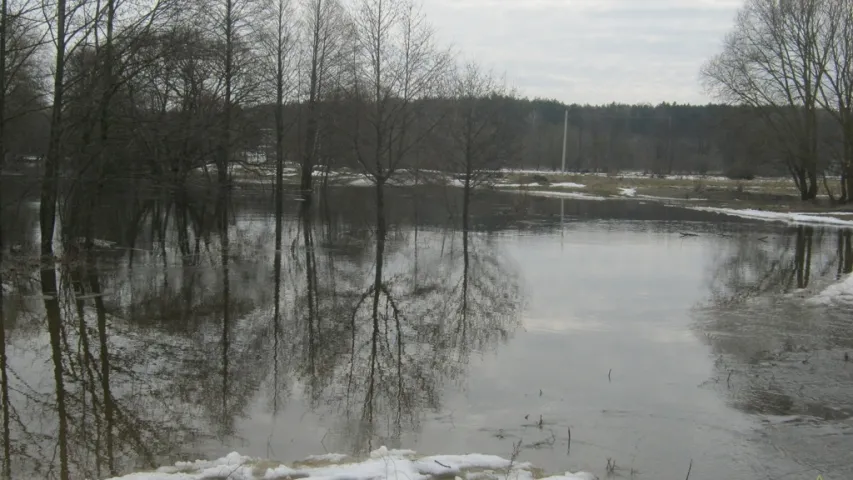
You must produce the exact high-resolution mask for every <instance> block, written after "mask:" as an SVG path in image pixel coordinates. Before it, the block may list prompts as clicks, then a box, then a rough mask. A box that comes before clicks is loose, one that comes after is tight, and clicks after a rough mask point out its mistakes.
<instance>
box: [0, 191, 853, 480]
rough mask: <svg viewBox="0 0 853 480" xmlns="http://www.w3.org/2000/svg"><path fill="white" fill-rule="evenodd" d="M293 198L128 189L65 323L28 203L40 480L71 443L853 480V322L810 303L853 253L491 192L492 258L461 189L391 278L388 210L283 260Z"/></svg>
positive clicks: (837, 241) (402, 209)
mask: <svg viewBox="0 0 853 480" xmlns="http://www.w3.org/2000/svg"><path fill="white" fill-rule="evenodd" d="M268 193H269V192H266V191H264V190H263V189H261V188H259V187H254V188H252V189H238V190H237V191H235V192H234V195H232V197H231V198H229V199H228V201H227V202H225V203H223V202H221V201H215V200H214V199H211V198H210V197H208V196H206V195H205V194H204V192H186V191H182V192H177V193H176V192H160V191H148V192H133V193H128V192H123V191H122V189H121V188H116V192H115V193H114V196H115V198H114V199H113V201H111V202H110V204H109V205H105V206H104V208H103V209H102V210H101V211H99V212H97V215H96V218H97V221H96V225H95V232H94V237H96V238H98V239H99V240H101V241H99V242H97V244H96V246H95V247H94V249H92V250H91V251H89V252H87V251H86V250H85V249H81V248H80V247H79V246H75V244H74V242H72V241H70V240H62V239H59V240H58V242H59V244H60V248H58V251H60V252H61V253H60V254H59V261H58V262H57V264H56V266H55V267H56V268H55V272H56V276H57V285H58V292H57V295H56V296H50V295H48V296H45V292H44V290H43V288H42V276H41V275H40V273H39V266H38V261H37V258H36V253H37V251H36V250H37V246H38V205H37V204H36V203H33V202H32V201H29V200H28V199H29V198H30V194H29V193H28V192H27V191H20V192H14V194H13V193H8V192H4V209H3V217H2V221H3V227H4V230H5V232H4V234H5V237H6V238H5V242H6V244H7V245H10V246H11V247H12V250H13V251H14V254H13V255H12V258H11V259H7V261H6V263H5V264H4V266H3V281H4V284H5V285H6V289H7V293H6V294H5V296H4V300H5V302H4V304H5V315H6V327H7V334H8V339H7V354H8V356H9V372H10V382H11V388H10V392H9V393H10V402H9V406H10V411H11V412H12V420H13V421H12V422H11V428H10V439H9V445H10V446H11V452H12V457H11V458H12V460H13V463H12V464H13V469H14V471H15V472H16V474H17V475H19V476H20V477H21V478H27V477H28V476H32V475H36V476H37V477H39V478H41V477H44V478H60V468H59V464H60V461H61V458H59V457H61V455H60V454H59V453H57V452H59V451H60V450H59V448H58V446H59V445H60V444H64V445H65V447H66V449H65V457H66V460H67V463H68V465H69V468H70V470H71V471H72V472H73V475H72V478H83V477H84V476H86V475H88V476H91V477H100V478H104V477H108V476H110V473H111V472H112V473H116V474H117V473H124V472H128V471H132V470H134V469H140V468H150V467H151V466H154V465H159V464H162V463H166V462H172V461H175V460H178V459H187V458H199V457H204V458H210V457H216V456H221V455H224V454H227V453H229V452H231V451H234V450H237V451H240V452H241V453H243V454H247V455H252V456H258V457H269V458H275V459H279V460H285V461H292V460H299V459H301V458H303V457H305V456H307V455H310V454H316V453H322V452H324V451H334V452H342V453H347V454H353V455H363V454H365V453H366V452H368V451H370V450H371V449H374V448H377V447H379V446H381V445H387V446H389V447H405V448H411V449H415V450H418V451H419V452H422V453H456V452H482V453H494V454H499V455H503V456H509V455H510V453H511V452H512V450H513V444H514V443H516V442H519V441H520V442H521V445H522V451H521V458H522V459H524V460H528V461H532V462H534V463H535V464H537V465H538V466H541V467H543V468H544V469H546V470H547V471H551V472H559V471H566V470H572V471H574V470H588V471H593V472H595V473H597V474H599V475H600V476H602V477H603V476H605V475H606V473H607V472H605V465H606V464H607V461H608V459H610V460H611V461H615V462H616V464H617V465H618V468H617V471H616V473H618V474H621V475H623V476H626V477H630V476H631V475H632V474H633V475H634V476H635V478H683V477H684V476H685V474H686V473H687V469H688V465H689V464H690V462H691V460H692V463H693V467H692V471H691V475H690V478H691V479H716V478H773V479H778V478H815V477H816V476H817V475H818V474H823V475H824V478H826V479H827V480H829V479H833V478H849V476H850V475H851V474H853V467H851V462H850V461H849V452H850V451H851V450H853V428H851V427H853V421H851V420H850V418H851V416H852V415H853V401H851V398H853V397H851V393H853V362H845V361H844V359H843V356H844V352H846V351H849V352H850V353H851V354H853V316H851V314H850V313H849V308H845V307H843V306H829V307H821V306H811V305H809V304H807V302H805V299H806V298H808V297H809V296H810V295H813V294H814V293H815V292H817V291H819V290H820V289H821V288H823V287H825V286H826V285H828V284H830V283H831V282H833V281H835V279H837V278H838V277H839V276H840V275H844V274H846V273H849V272H850V271H851V270H853V254H851V238H850V234H849V232H844V231H839V230H833V229H827V230H822V229H817V228H811V227H788V226H781V225H775V224H768V223H758V222H750V221H746V220H739V219H734V218H726V217H721V216H718V215H714V214H707V213H702V212H694V211H690V210H686V209H681V208H677V207H670V206H664V205H660V204H655V203H643V202H638V201H603V202H588V201H572V200H559V199H549V198H535V197H527V196H523V195H519V194H513V193H492V192H483V193H480V194H478V195H476V196H475V198H474V200H473V204H472V207H471V208H472V214H471V221H470V228H469V229H468V230H467V231H466V229H464V228H463V222H462V220H461V212H462V208H461V206H462V205H461V201H462V200H461V195H460V192H459V191H458V190H456V189H392V190H391V191H390V192H389V199H388V205H387V216H386V220H387V223H388V229H387V232H386V235H384V238H385V241H384V242H383V243H382V248H381V253H382V255H381V257H379V258H377V243H378V241H377V240H378V238H380V235H379V232H377V219H376V212H375V208H374V207H373V205H374V203H373V191H372V189H360V188H337V189H332V190H331V191H330V192H329V194H328V196H325V197H322V198H321V199H320V201H318V202H316V204H315V205H313V206H312V207H311V208H310V209H306V208H304V206H303V205H302V204H301V203H300V202H296V201H295V200H288V201H287V202H286V204H285V206H284V208H283V214H282V215H281V217H280V228H281V235H280V237H281V240H280V245H277V241H276V239H277V235H276V225H277V222H276V220H277V219H276V214H275V208H274V205H273V203H272V201H271V197H270V195H269V194H268ZM223 219H224V221H223ZM684 233H689V234H691V235H697V236H684V235H683V234H684ZM380 260H381V261H380ZM380 264H381V266H382V274H381V278H380V281H379V282H378V283H377V277H376V269H377V266H378V265H380ZM377 285H378V288H377ZM51 305H55V306H57V307H58V308H57V309H55V311H51V308H50V306H51ZM374 307H375V308H374ZM52 328H53V329H54V330H51V329H52ZM51 331H53V332H55V333H57V335H58V337H56V339H58V341H54V342H51V336H50V333H51ZM52 346H54V347H56V348H52ZM57 365H59V366H60V367H61V368H60V371H61V375H60V379H61V381H62V386H61V388H60V389H57V388H56V381H55V379H56V378H57V376H56V372H57V369H56V367H57ZM60 397H61V402H60ZM60 403H61V404H62V410H64V415H60V408H59V404H60ZM60 418H64V419H65V424H66V427H65V432H64V433H62V432H60V428H59V424H60V423H61V422H60Z"/></svg>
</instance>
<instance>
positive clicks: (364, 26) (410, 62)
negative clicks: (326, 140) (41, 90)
mask: <svg viewBox="0 0 853 480" xmlns="http://www.w3.org/2000/svg"><path fill="white" fill-rule="evenodd" d="M354 17H355V29H356V32H355V34H356V44H355V46H354V49H353V56H352V73H353V75H352V77H353V78H352V82H353V98H352V100H351V102H350V103H351V109H352V111H351V114H352V124H351V125H348V127H349V128H348V130H349V135H350V139H351V141H352V145H353V150H354V152H355V158H356V160H357V162H358V164H359V165H361V167H362V169H363V170H364V173H365V174H366V175H367V176H368V178H370V179H371V180H372V181H373V183H374V184H375V185H376V188H377V205H378V206H379V210H382V209H383V208H384V200H383V188H384V186H385V184H386V182H387V181H388V180H389V179H390V178H391V176H392V175H393V174H394V172H396V171H397V170H398V169H399V168H400V167H401V165H402V164H403V162H404V161H405V160H406V159H407V156H408V155H409V154H410V153H411V152H412V150H413V149H414V148H415V147H416V146H418V145H419V144H420V143H421V142H422V141H423V139H424V138H425V137H426V136H427V135H428V134H429V133H430V132H432V130H433V129H434V128H435V127H436V125H437V124H438V120H439V117H437V116H435V115H428V114H433V113H434V112H432V111H430V110H429V109H428V104H427V102H426V101H425V100H426V99H429V98H431V97H434V96H437V95H438V94H439V93H441V92H442V89H443V88H444V81H445V78H446V73H447V70H448V67H449V58H450V56H449V54H448V53H447V52H443V51H441V50H439V49H438V47H437V46H436V44H435V41H434V37H433V31H432V28H431V27H430V26H429V24H427V22H426V19H425V18H424V17H423V15H422V13H421V11H420V10H419V9H418V8H417V7H416V6H415V5H414V4H412V3H410V2H408V1H406V0H362V2H361V3H360V4H359V7H358V10H357V12H356V13H355V15H354ZM380 230H383V229H381V228H380Z"/></svg>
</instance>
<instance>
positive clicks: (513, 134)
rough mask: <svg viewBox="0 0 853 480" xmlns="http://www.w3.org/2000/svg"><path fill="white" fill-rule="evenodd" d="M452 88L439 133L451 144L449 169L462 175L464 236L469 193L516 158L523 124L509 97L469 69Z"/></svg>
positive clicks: (472, 67) (484, 75) (497, 84)
mask: <svg viewBox="0 0 853 480" xmlns="http://www.w3.org/2000/svg"><path fill="white" fill-rule="evenodd" d="M451 88H452V90H451V95H452V96H451V101H452V102H453V103H452V106H451V113H450V115H449V116H448V118H446V119H445V121H444V122H442V126H443V128H442V130H443V133H446V134H447V136H448V138H449V139H450V142H449V143H450V151H449V152H448V155H447V159H448V162H449V168H450V170H451V171H453V172H459V173H461V174H462V181H463V184H464V187H465V189H464V200H463V209H462V221H463V227H464V230H465V231H467V230H468V207H469V204H470V199H471V191H472V189H473V188H475V187H477V186H480V185H481V184H482V183H484V182H486V181H488V180H489V178H490V175H491V174H492V173H493V172H495V171H496V170H497V169H499V168H500V167H502V166H504V165H505V164H506V163H507V161H508V160H509V159H510V158H513V157H515V156H516V155H518V154H519V150H520V138H519V133H520V131H521V130H522V125H521V123H522V122H523V120H522V119H521V115H519V114H516V113H515V112H514V111H513V108H512V104H513V103H514V100H515V97H514V92H512V91H511V90H509V89H508V88H507V87H506V86H505V85H504V84H503V83H502V82H501V81H500V79H498V78H495V77H494V76H493V75H492V74H491V73H489V72H484V71H482V70H481V69H480V67H479V66H477V65H476V64H474V63H469V64H466V65H464V66H463V67H461V68H460V69H459V70H458V71H457V72H455V74H454V76H453V79H452V83H451Z"/></svg>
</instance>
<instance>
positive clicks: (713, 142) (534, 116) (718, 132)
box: [7, 98, 840, 178]
mask: <svg viewBox="0 0 853 480" xmlns="http://www.w3.org/2000/svg"><path fill="white" fill-rule="evenodd" d="M451 101H452V99H436V100H429V101H427V102H429V103H431V104H432V105H431V106H430V107H429V108H430V109H440V108H442V105H443V104H446V103H449V102H451ZM495 101H496V102H498V101H497V100H495ZM500 103H501V105H500V107H502V108H504V109H505V112H502V113H500V114H502V115H512V116H515V117H516V121H515V122H514V130H515V131H514V132H513V134H514V135H515V136H517V141H518V147H517V148H515V149H514V151H513V155H512V156H510V157H508V158H506V159H505V161H503V162H502V163H501V166H503V167H506V168H517V169H550V170H560V169H561V168H562V149H563V130H564V119H565V112H566V111H568V130H567V133H568V134H567V138H566V147H567V148H566V150H567V151H566V169H567V170H570V171H576V172H600V173H617V172H619V171H642V172H647V173H649V174H673V173H691V174H706V173H722V174H724V175H727V176H729V177H731V178H751V177H754V176H770V175H773V176H776V175H783V176H784V175H787V174H788V172H787V170H786V168H785V163H784V162H783V161H781V157H780V155H781V154H780V151H779V150H778V149H777V148H774V145H773V141H772V137H771V136H770V135H769V134H768V133H767V132H766V131H764V130H765V128H764V127H763V125H762V122H761V118H760V115H759V114H758V113H756V112H754V111H753V110H752V109H751V108H750V107H738V106H728V105H679V104H667V103H663V104H660V105H654V106H653V105H626V104H610V105H604V106H595V105H576V104H574V105H565V104H563V103H561V102H559V101H556V100H545V99H526V98H510V99H507V98H503V99H501V101H500ZM335 106H336V105H335V103H334V102H324V103H323V105H322V106H321V109H323V110H324V111H325V112H326V116H327V117H328V118H329V119H330V123H331V124H332V125H334V123H335V122H334V115H335V112H334V110H335ZM304 109H305V105H301V104H291V105H288V106H286V107H285V112H286V113H285V116H286V117H287V119H288V122H289V123H290V124H291V125H292V126H291V128H289V129H288V132H287V135H286V136H285V142H286V143H285V145H287V146H288V147H290V148H288V152H289V155H287V157H288V159H289V160H291V161H296V162H298V161H299V157H298V155H297V152H298V150H299V147H300V143H301V141H302V135H303V134H302V132H303V131H304ZM48 113H49V112H48V110H44V111H42V112H38V113H33V114H29V115H27V116H24V117H21V118H20V120H18V121H12V122H9V123H10V127H12V128H15V127H18V128H17V129H16V130H17V131H18V132H21V133H20V134H14V135H10V140H11V141H10V142H8V143H7V146H8V149H9V153H10V154H11V156H12V157H13V158H26V157H39V156H43V155H45V154H46V149H47V138H48V136H49V130H50V126H49V117H48ZM274 113H275V106H274V105H257V106H253V107H249V108H247V109H246V110H245V111H242V110H241V111H240V118H241V134H240V136H239V143H240V144H241V145H240V149H241V152H243V155H238V156H240V157H242V160H243V161H247V162H250V163H256V162H259V161H260V162H263V161H267V162H268V163H269V164H272V163H273V162H274V158H275V155H274V148H275V144H274V138H273V131H274V127H275V123H274V118H273V117H274ZM174 116H175V117H176V118H174V119H171V121H167V122H163V123H160V122H157V123H150V124H148V125H150V126H151V127H155V126H159V127H161V128H164V129H166V128H169V126H170V124H172V122H174V128H176V129H177V128H184V129H185V130H184V131H183V133H181V132H179V131H174V130H173V131H172V132H171V134H172V135H175V136H177V137H181V138H183V139H185V140H190V139H191V138H192V137H194V136H196V135H199V134H203V133H204V132H193V131H192V130H188V127H186V126H184V127H181V126H180V124H179V123H178V122H179V118H177V117H178V115H177V114H175V115H174ZM300 118H302V119H303V121H302V122H300ZM128 121H129V122H130V121H138V120H133V119H131V118H128ZM142 126H144V124H139V125H137V126H136V127H133V126H131V125H128V126H126V128H127V131H128V132H132V131H133V130H135V129H139V128H141V127H142ZM830 127H831V124H830V123H829V122H827V130H828V131H826V132H824V135H823V138H824V142H823V148H824V149H825V151H826V156H825V157H824V158H825V162H826V163H825V166H826V168H828V169H829V170H830V173H835V172H833V171H832V165H833V162H832V159H833V154H832V152H834V151H837V150H838V149H839V144H838V143H839V141H840V140H839V138H838V135H837V133H836V132H832V131H829V128H830ZM439 135H440V134H439V133H435V134H433V135H432V136H431V138H430V139H428V140H427V141H425V142H423V143H422V144H421V145H420V146H419V149H418V150H417V151H413V152H412V154H411V155H410V158H408V159H407V160H406V161H405V162H404V163H405V164H406V165H407V166H409V167H415V166H419V167H420V168H425V169H426V168H429V169H448V165H447V164H446V163H445V161H444V159H443V158H442V143H443V140H442V139H441V138H439ZM326 137H327V138H326V140H325V142H324V144H323V145H321V146H320V148H319V152H320V153H319V155H318V157H319V158H320V160H321V161H320V162H319V163H318V165H319V166H328V167H330V168H336V167H349V168H358V163H357V162H356V161H354V159H353V158H352V157H351V156H349V155H346V154H337V151H338V150H340V149H345V148H347V145H346V142H347V139H346V138H344V137H345V134H344V133H343V132H336V131H335V129H334V127H330V128H328V129H327V131H326ZM335 142H337V143H338V145H335ZM194 143H195V144H196V145H197V146H199V147H200V146H201V144H202V143H203V140H202V138H201V137H198V138H197V139H196V142H194ZM204 151H205V150H204V149H199V153H200V154H199V155H197V156H192V155H188V156H187V157H186V158H185V160H186V162H188V165H187V167H188V169H193V168H201V167H202V166H203V165H204V164H205V163H207V164H208V165H213V164H214V157H213V156H212V155H209V156H206V155H204V154H203V153H201V152H204ZM187 153H190V152H187ZM133 156H134V154H133V152H130V151H128V152H127V157H126V158H127V160H130V159H131V158H133ZM119 163H121V162H120V161H119ZM8 166H10V167H11V165H8ZM126 167H127V168H128V169H129V170H128V171H127V173H130V172H132V171H135V172H136V174H143V173H144V174H146V175H148V174H151V173H165V171H163V169H162V168H159V167H158V165H157V163H151V164H148V165H146V164H145V163H138V162H130V161H128V162H127V164H126ZM175 168H177V165H175ZM152 170H153V171H152Z"/></svg>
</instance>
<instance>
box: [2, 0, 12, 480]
mask: <svg viewBox="0 0 853 480" xmlns="http://www.w3.org/2000/svg"><path fill="white" fill-rule="evenodd" d="M4 3H5V2H4ZM0 152H2V147H0ZM0 178H2V176H0ZM2 192H3V190H2V189H0V193H2ZM0 208H2V206H0ZM2 272H3V225H2V223H0V401H2V402H3V419H2V420H3V471H2V476H0V478H3V479H5V480H11V478H12V446H11V441H12V437H11V433H10V429H9V420H10V419H9V371H8V364H7V357H6V317H5V315H4V310H3V308H4V306H3V295H4V292H3V274H2Z"/></svg>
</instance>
